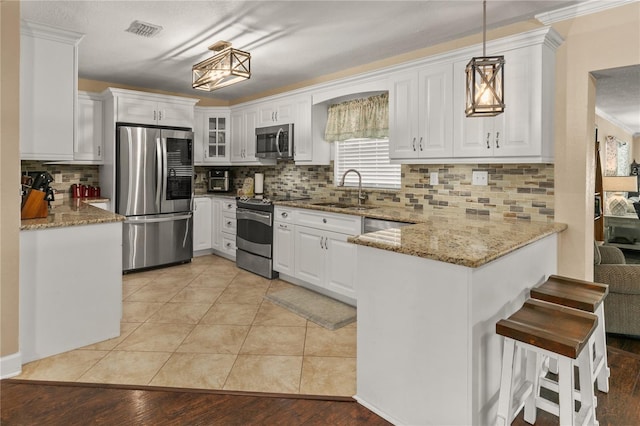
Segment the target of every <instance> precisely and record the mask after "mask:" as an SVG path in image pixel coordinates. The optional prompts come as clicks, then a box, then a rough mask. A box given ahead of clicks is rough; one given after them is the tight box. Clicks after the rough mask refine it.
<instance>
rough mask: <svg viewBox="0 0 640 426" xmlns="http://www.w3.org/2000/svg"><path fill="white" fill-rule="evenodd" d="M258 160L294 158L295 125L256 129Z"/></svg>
mask: <svg viewBox="0 0 640 426" xmlns="http://www.w3.org/2000/svg"><path fill="white" fill-rule="evenodd" d="M256 157H257V158H276V159H288V158H293V124H281V125H279V126H269V127H259V128H257V129H256Z"/></svg>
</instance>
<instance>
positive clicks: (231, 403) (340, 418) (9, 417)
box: [0, 379, 390, 426]
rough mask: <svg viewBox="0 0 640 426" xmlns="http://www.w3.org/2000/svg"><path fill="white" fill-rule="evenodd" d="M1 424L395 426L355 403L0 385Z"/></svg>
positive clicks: (113, 387)
mask: <svg viewBox="0 0 640 426" xmlns="http://www.w3.org/2000/svg"><path fill="white" fill-rule="evenodd" d="M0 395H1V407H2V417H1V419H0V423H1V424H2V425H6V426H10V425H48V426H57V425H65V426H73V425H88V424H105V425H154V426H157V425H225V426H227V425H276V424H282V425H303V424H304V425H310V426H313V425H323V426H324V425H367V426H369V425H372V426H375V425H390V423H388V422H387V421H385V420H384V419H382V418H381V417H379V416H377V415H376V414H374V413H372V412H371V411H369V410H367V409H366V408H364V407H363V406H361V405H360V404H358V403H356V402H355V401H354V400H353V399H351V398H345V397H335V398H326V397H318V398H313V397H302V396H298V395H276V394H250V393H242V392H236V393H229V392H224V391H206V390H199V391H198V390H187V389H176V388H173V389H169V388H148V387H147V388H144V389H140V388H139V387H135V386H123V385H100V384H78V383H55V382H36V381H25V380H16V379H13V380H11V379H10V380H3V381H1V382H0Z"/></svg>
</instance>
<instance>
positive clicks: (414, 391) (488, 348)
mask: <svg viewBox="0 0 640 426" xmlns="http://www.w3.org/2000/svg"><path fill="white" fill-rule="evenodd" d="M277 204H280V205H286V206H289V207H297V208H307V209H313V210H320V211H325V212H331V213H342V214H349V215H357V216H364V217H369V218H374V219H383V220H391V221H397V222H408V223H412V225H407V226H403V227H400V228H391V229H386V230H381V231H377V232H371V233H366V234H362V235H357V236H356V235H354V236H351V237H349V238H348V241H349V242H351V243H353V244H355V245H356V253H355V256H354V259H355V260H354V262H355V277H356V278H355V292H356V299H357V307H358V336H357V339H358V342H357V348H358V349H357V350H358V354H357V394H356V396H355V398H356V399H357V400H358V401H359V402H360V403H361V404H363V405H364V406H366V407H367V408H369V409H371V410H372V411H374V412H376V413H377V414H379V415H381V416H382V417H384V418H385V419H387V420H389V421H391V422H392V423H394V424H406V425H443V424H456V425H462V424H464V425H471V424H474V425H475V424H493V423H495V413H496V406H497V401H498V390H499V386H500V370H501V359H502V340H501V339H500V336H498V335H497V334H496V333H495V323H496V322H497V321H498V320H499V319H501V318H505V317H507V316H509V315H510V314H512V313H513V312H515V311H516V310H517V309H518V308H519V307H520V306H521V305H522V303H523V302H524V300H525V299H526V297H527V296H528V290H529V289H530V288H531V287H534V286H536V285H539V284H541V283H542V282H543V281H544V280H545V279H546V278H547V277H548V276H549V275H550V274H553V273H556V272H557V264H556V262H557V240H558V233H560V232H562V231H564V230H565V229H566V228H567V226H566V225H564V224H560V223H553V222H548V223H547V222H534V221H531V222H530V221H526V220H517V219H502V218H490V217H489V216H485V215H475V214H465V213H459V214H456V213H454V212H452V211H451V210H448V209H433V210H429V211H423V210H416V209H411V208H399V207H393V208H390V207H376V206H371V205H367V206H348V205H345V207H342V208H341V207H336V206H340V203H338V202H334V203H332V202H330V201H328V200H322V201H320V200H309V201H306V202H305V201H297V202H283V203H277ZM295 249H296V250H298V249H299V248H298V247H297V246H296V247H295Z"/></svg>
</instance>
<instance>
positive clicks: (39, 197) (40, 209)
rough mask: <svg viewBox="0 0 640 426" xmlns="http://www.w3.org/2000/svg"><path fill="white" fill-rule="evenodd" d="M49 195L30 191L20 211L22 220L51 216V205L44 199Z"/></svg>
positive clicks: (34, 190)
mask: <svg viewBox="0 0 640 426" xmlns="http://www.w3.org/2000/svg"><path fill="white" fill-rule="evenodd" d="M46 195H47V194H46V193H45V192H44V191H38V190H37V189H30V190H29V193H28V194H27V196H26V198H25V199H24V201H23V203H22V209H21V210H20V219H36V218H42V217H47V216H48V215H49V205H48V204H47V202H46V201H45V199H44V197H45V196H46Z"/></svg>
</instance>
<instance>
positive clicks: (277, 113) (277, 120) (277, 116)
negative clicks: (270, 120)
mask: <svg viewBox="0 0 640 426" xmlns="http://www.w3.org/2000/svg"><path fill="white" fill-rule="evenodd" d="M276 121H278V111H276Z"/></svg>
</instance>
